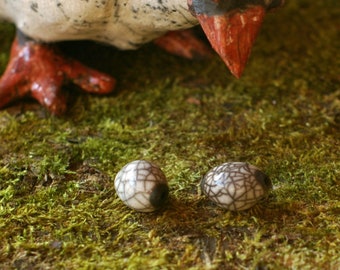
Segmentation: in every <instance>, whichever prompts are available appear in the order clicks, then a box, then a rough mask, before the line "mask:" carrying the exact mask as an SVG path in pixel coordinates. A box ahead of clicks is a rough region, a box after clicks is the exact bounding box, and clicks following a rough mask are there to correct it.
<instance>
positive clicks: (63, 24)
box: [0, 0, 284, 114]
mask: <svg viewBox="0 0 340 270" xmlns="http://www.w3.org/2000/svg"><path fill="white" fill-rule="evenodd" d="M283 2H284V0H243V1H242V0H87V1H84V0H72V1H70V0H55V1H44V0H32V1H26V0H0V20H7V21H10V22H13V23H14V24H15V25H16V27H17V29H18V36H17V38H16V40H15V41H14V43H13V45H12V50H11V56H10V61H9V63H8V66H7V69H6V71H5V73H4V74H3V75H2V77H1V79H0V107H3V106H5V105H7V104H8V103H9V102H11V101H12V100H15V99H18V98H20V97H23V96H26V95H31V96H33V97H34V98H35V99H37V100H38V101H39V102H40V103H41V104H42V105H44V106H45V107H47V108H48V109H49V110H50V111H51V112H52V113H54V114H61V113H63V112H64V111H65V110H66V105H65V104H66V101H65V97H64V96H63V95H62V94H61V91H60V88H61V86H62V85H63V84H64V83H65V82H69V81H71V82H73V83H75V84H77V85H79V86H80V87H81V88H82V89H84V90H85V91H88V92H92V93H98V94H106V93H109V92H111V91H112V90H113V88H114V86H115V80H114V79H113V78H112V77H111V76H108V75H106V74H103V73H100V72H97V71H95V70H93V69H91V68H88V67H86V66H84V65H82V64H81V63H79V62H77V61H75V60H71V59H68V58H65V57H63V56H62V55H61V54H60V53H59V52H58V51H57V50H56V49H55V48H54V47H53V46H51V45H50V44H52V43H53V42H57V41H65V40H85V39H86V40H94V41H99V42H104V43H107V44H111V45H112V46H115V47H117V48H119V49H122V50H131V49H137V48H138V47H140V46H141V45H143V44H145V43H148V42H150V41H155V43H156V44H158V45H159V46H161V47H163V48H164V49H165V50H167V51H169V52H171V53H175V54H177V55H181V56H184V57H187V58H193V57H195V56H197V55H206V54H208V48H207V47H206V46H205V45H204V44H203V43H202V42H200V41H199V40H198V39H196V38H195V37H194V35H192V34H190V32H188V31H187V29H189V28H191V27H193V26H195V25H198V24H200V25H201V27H202V28H203V31H204V32H205V34H206V36H207V38H208V40H209V41H210V43H211V46H212V47H213V49H214V50H215V51H216V52H217V53H218V54H219V55H220V57H221V58H222V60H223V61H224V62H225V63H226V65H227V66H228V68H229V69H230V71H231V72H232V73H233V74H234V75H235V76H236V77H240V76H241V74H242V71H243V69H244V67H245V64H246V62H247V59H248V57H249V54H250V50H251V47H252V45H253V42H254V40H255V37H256V35H257V33H258V30H259V28H260V25H261V23H262V21H263V18H264V15H265V13H266V12H267V11H268V10H270V9H273V8H275V7H278V6H281V5H282V4H283Z"/></svg>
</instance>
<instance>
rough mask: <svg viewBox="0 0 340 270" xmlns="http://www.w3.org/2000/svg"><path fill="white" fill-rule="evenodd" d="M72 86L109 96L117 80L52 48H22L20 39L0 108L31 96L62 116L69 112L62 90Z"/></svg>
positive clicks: (0, 89) (0, 87)
mask: <svg viewBox="0 0 340 270" xmlns="http://www.w3.org/2000/svg"><path fill="white" fill-rule="evenodd" d="M68 82H72V83H74V84H76V85H78V86H79V87H80V88H82V89H83V90H85V91H87V92H90V93H95V94H107V93H109V92H111V91H112V90H113V88H114V86H115V79H114V78H112V77H110V76H109V75H106V74H104V73H100V72H98V71H96V70H93V69H91V68H89V67H86V66H84V65H82V64H81V63H80V62H78V61H75V60H72V59H67V58H64V57H63V56H62V55H61V54H60V53H59V52H58V51H57V50H56V49H55V48H54V47H52V46H50V45H46V44H40V43H36V42H33V41H27V42H25V43H24V44H19V43H18V40H17V39H16V40H15V41H14V42H13V45H12V50H11V55H10V61H9V64H8V66H7V68H6V70H5V73H4V74H3V76H2V77H1V78H0V108H1V107H4V106H5V105H7V104H8V103H10V102H11V101H13V100H16V99H19V98H22V97H24V96H31V97H33V98H35V99H36V100H38V102H39V103H40V104H42V105H43V106H45V107H46V108H47V109H48V110H49V111H50V112H51V113H53V114H55V115H60V114H62V113H64V112H65V111H66V97H65V95H63V93H62V91H61V87H62V85H63V84H65V83H68Z"/></svg>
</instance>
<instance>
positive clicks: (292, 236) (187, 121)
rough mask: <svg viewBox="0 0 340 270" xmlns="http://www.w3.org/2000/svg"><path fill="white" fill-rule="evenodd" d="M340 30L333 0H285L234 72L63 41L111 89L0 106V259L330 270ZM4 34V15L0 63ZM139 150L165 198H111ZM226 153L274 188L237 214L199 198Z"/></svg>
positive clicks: (9, 262)
mask: <svg viewBox="0 0 340 270" xmlns="http://www.w3.org/2000/svg"><path fill="white" fill-rule="evenodd" d="M339 30H340V10H339V5H338V1H337V0H325V1H309V0H301V1H290V2H288V3H287V5H286V6H285V7H284V8H283V9H281V10H278V11H277V12H276V13H273V14H270V15H268V16H267V18H266V21H265V23H264V26H263V28H262V31H261V34H260V36H259V38H258V40H257V42H256V45H255V47H254V49H253V53H252V57H251V60H250V62H249V64H248V66H247V69H246V72H245V74H244V76H243V77H242V78H241V79H240V80H236V79H234V78H233V77H231V76H230V75H229V74H228V71H227V70H226V68H225V67H224V65H223V64H222V62H221V61H220V60H219V59H218V58H217V57H216V58H214V59H211V60H208V61H202V62H192V61H188V60H184V59H180V58H177V57H174V56H170V55H168V54H166V53H164V52H163V51H161V50H160V49H158V48H156V47H154V46H153V45H149V46H146V47H144V48H142V49H140V50H138V51H136V52H118V51H115V50H114V49H112V48H110V47H105V46H99V45H95V44H93V43H72V44H67V45H65V50H66V51H67V52H69V53H70V54H73V55H74V56H75V57H78V58H80V59H82V60H84V61H85V62H87V63H89V64H90V65H91V66H93V67H97V68H99V69H101V70H104V71H106V72H108V73H110V74H112V75H114V76H115V77H116V78H117V80H118V81H119V84H118V87H117V91H116V93H115V94H113V95H110V96H92V95H87V94H84V93H80V92H78V91H77V90H76V89H73V88H71V87H66V88H65V90H66V91H70V93H71V95H72V96H73V99H72V100H71V102H70V110H69V112H68V113H67V114H66V115H65V116H64V117H59V118H57V117H53V116H51V115H50V114H49V113H47V112H46V111H45V110H44V109H43V108H41V107H40V106H39V105H37V104H36V103H35V102H32V101H29V100H26V101H22V102H18V103H16V104H13V105H11V106H9V107H7V108H6V109H4V110H1V111H0V136H1V144H0V243H1V244H0V265H1V267H0V268H1V269H12V268H14V269H334V270H335V269H339V268H340V260H339V258H340V252H339V246H340V219H339V216H340V203H339V196H340V186H339V165H340V164H339V152H340V151H339V125H340V118H339V115H340V101H339V95H340V57H339V51H338V50H339V48H340V39H339ZM13 34H14V31H13V27H11V26H9V25H7V24H1V25H0V41H1V50H0V70H1V71H3V70H4V68H5V65H6V61H7V59H8V52H9V47H10V42H11V40H12V38H13ZM79 46H82V47H83V49H82V50H80V49H79ZM135 159H147V160H151V161H153V162H155V163H157V164H158V165H159V166H160V167H161V168H162V169H163V170H164V172H165V174H166V175H167V177H168V180H169V184H170V189H171V196H170V199H169V203H168V205H167V206H166V207H165V209H162V210H161V211H158V212H156V213H151V214H143V213H136V212H134V211H133V210H129V209H128V208H127V207H125V206H124V205H123V204H122V202H121V201H119V199H118V198H117V196H116V194H115V191H114V188H113V179H114V177H115V174H116V173H117V171H118V170H119V169H120V168H121V167H122V166H123V165H124V164H125V163H127V162H129V161H132V160H135ZM226 161H245V162H249V163H251V164H254V165H256V166H258V167H260V168H262V169H263V171H264V172H266V173H267V174H268V175H269V176H270V178H271V179H272V182H273V184H274V186H275V189H274V190H273V192H272V193H271V195H270V196H269V198H268V200H267V201H265V202H263V203H261V204H260V205H259V206H258V207H257V208H256V209H254V210H252V211H245V212H241V213H234V212H228V211H225V210H222V209H219V208H217V207H216V206H215V205H213V204H212V203H210V202H209V201H208V200H207V199H206V198H205V197H203V196H202V195H201V194H200V190H199V185H198V184H199V182H200V179H201V178H202V176H203V175H204V174H205V173H206V172H207V171H208V170H209V169H210V168H212V167H214V166H216V165H218V164H220V163H223V162H226Z"/></svg>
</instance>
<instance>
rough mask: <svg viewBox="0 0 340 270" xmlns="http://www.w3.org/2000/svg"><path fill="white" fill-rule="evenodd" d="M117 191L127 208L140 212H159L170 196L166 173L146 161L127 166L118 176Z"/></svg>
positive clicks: (116, 179)
mask: <svg viewBox="0 0 340 270" xmlns="http://www.w3.org/2000/svg"><path fill="white" fill-rule="evenodd" d="M115 189H116V192H117V194H118V196H119V198H120V199H121V200H122V201H123V202H124V203H125V204H126V205H127V206H129V207H130V208H132V209H134V210H137V211H140V212H152V211H155V210H157V209H158V208H160V207H161V206H162V205H163V204H164V203H165V201H166V200H167V198H168V194H169V187H168V182H167V180H166V177H165V175H164V173H163V172H162V171H161V169H160V168H159V167H158V166H156V165H155V164H153V163H151V162H148V161H145V160H135V161H132V162H130V163H128V164H126V165H125V166H124V167H123V168H122V169H121V170H120V171H119V172H118V174H117V175H116V178H115Z"/></svg>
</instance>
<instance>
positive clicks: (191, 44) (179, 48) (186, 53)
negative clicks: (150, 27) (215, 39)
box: [154, 29, 212, 59]
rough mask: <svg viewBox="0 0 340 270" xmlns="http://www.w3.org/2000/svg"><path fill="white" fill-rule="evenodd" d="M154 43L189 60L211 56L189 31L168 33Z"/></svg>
mask: <svg viewBox="0 0 340 270" xmlns="http://www.w3.org/2000/svg"><path fill="white" fill-rule="evenodd" d="M154 43H155V44H156V45H157V46H159V47H161V48H163V49H164V50H165V51H167V52H169V53H172V54H175V55H178V56H182V57H185V58H189V59H195V58H207V57H210V56H211V55H212V51H211V49H210V48H209V47H208V46H207V45H206V44H205V43H204V42H203V41H201V40H199V39H198V38H197V37H196V36H195V34H194V33H193V31H192V30H190V29H188V30H182V31H170V32H168V33H167V34H165V35H164V36H162V37H160V38H158V39H156V40H155V41H154Z"/></svg>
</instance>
